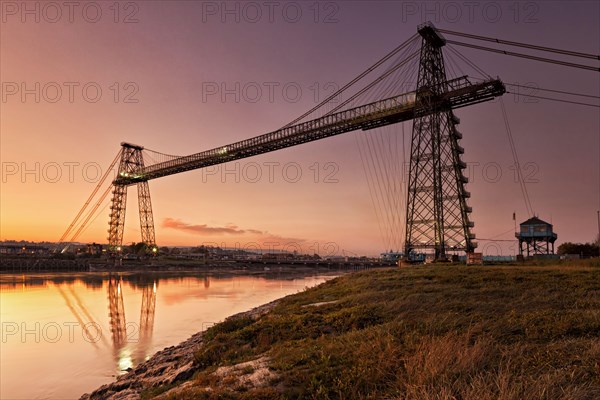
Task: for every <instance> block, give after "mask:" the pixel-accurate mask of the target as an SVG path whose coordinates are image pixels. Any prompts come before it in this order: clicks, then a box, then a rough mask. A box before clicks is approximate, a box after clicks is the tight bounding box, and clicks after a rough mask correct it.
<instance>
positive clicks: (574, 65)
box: [447, 40, 600, 72]
mask: <svg viewBox="0 0 600 400" xmlns="http://www.w3.org/2000/svg"><path fill="white" fill-rule="evenodd" d="M447 42H448V44H454V45H457V46H463V47H469V48H471V49H476V50H483V51H489V52H492V53H498V54H504V55H507V56H512V57H519V58H525V59H528V60H533V61H541V62H545V63H549V64H557V65H561V66H564V67H571V68H578V69H584V70H589V71H595V72H600V67H594V66H591V65H586V64H577V63H573V62H569V61H563V60H556V59H552V58H547V57H538V56H532V55H530V54H525V53H517V52H514V51H506V50H500V49H495V48H493V47H485V46H479V45H476V44H471V43H464V42H457V41H455V40H448V41H447Z"/></svg>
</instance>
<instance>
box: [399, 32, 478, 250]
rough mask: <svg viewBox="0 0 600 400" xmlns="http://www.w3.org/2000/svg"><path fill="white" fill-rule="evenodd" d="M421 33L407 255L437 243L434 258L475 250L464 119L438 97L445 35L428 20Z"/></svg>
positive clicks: (443, 79) (442, 85) (444, 86)
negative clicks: (461, 129) (465, 172)
mask: <svg viewBox="0 0 600 400" xmlns="http://www.w3.org/2000/svg"><path fill="white" fill-rule="evenodd" d="M418 31H419V34H420V35H421V36H422V38H423V39H422V46H421V56H420V63H419V78H418V81H417V94H416V102H417V103H421V104H422V105H423V107H422V111H421V112H420V113H419V114H417V115H416V116H415V119H414V123H413V130H412V139H411V152H410V170H409V180H408V193H407V204H406V240H405V255H406V256H409V254H410V252H411V251H412V250H414V249H433V250H434V251H435V259H436V260H443V259H446V252H447V251H448V250H464V251H467V252H471V251H473V249H474V248H475V246H476V243H474V242H472V239H474V238H475V236H474V235H473V234H472V233H471V231H470V228H472V227H473V222H471V221H470V220H469V213H470V212H471V208H470V207H469V206H467V203H466V199H467V198H468V197H470V193H469V192H467V191H466V190H465V183H467V182H468V179H467V177H465V176H464V175H463V170H464V169H465V168H466V166H467V165H466V164H465V163H464V162H463V161H462V160H461V155H462V154H463V153H464V149H463V148H462V147H460V146H459V144H458V140H459V139H461V138H462V134H461V133H460V132H459V131H458V130H457V129H456V125H457V124H458V123H459V122H460V121H459V119H458V118H457V117H456V116H455V115H454V114H453V112H452V106H451V104H444V102H443V101H442V102H440V98H442V97H443V95H444V93H446V92H448V91H449V90H450V87H449V85H448V83H447V79H446V72H445V66H444V58H443V55H442V47H443V46H444V45H445V44H446V41H445V39H444V38H443V37H442V36H441V34H440V33H439V32H437V30H436V29H435V28H434V27H433V26H432V25H430V24H424V25H421V26H420V27H419V29H418Z"/></svg>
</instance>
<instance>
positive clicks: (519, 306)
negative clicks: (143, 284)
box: [84, 262, 600, 400]
mask: <svg viewBox="0 0 600 400" xmlns="http://www.w3.org/2000/svg"><path fill="white" fill-rule="evenodd" d="M599 360H600V265H599V263H598V262H590V263H587V264H581V265H546V266H504V267H487V266H486V267H465V266H449V265H447V266H420V267H410V268H404V269H390V270H374V271H364V272H358V273H355V274H351V275H346V276H342V277H339V278H336V279H334V280H331V281H328V282H326V283H324V284H322V285H320V286H318V287H315V288H312V289H309V290H306V291H304V292H302V293H298V294H295V295H291V296H288V297H285V298H283V299H281V300H278V301H276V302H274V303H272V304H269V305H266V306H263V307H262V308H260V309H258V310H254V311H253V312H249V313H243V314H240V315H238V316H235V317H232V318H229V319H227V320H226V321H224V322H223V323H221V324H217V325H215V326H214V327H212V328H210V329H209V330H208V331H206V332H205V333H203V334H197V335H195V336H194V337H192V338H191V339H190V340H188V341H186V342H184V343H182V344H181V345H179V346H175V347H172V348H168V349H165V350H163V351H162V352H159V353H157V355H155V356H154V357H153V358H151V359H150V360H149V361H148V362H146V363H144V364H142V365H140V366H138V367H137V368H136V369H135V370H133V371H131V372H129V373H128V374H126V375H124V376H122V377H120V378H119V379H118V380H117V381H116V382H115V383H112V384H110V385H105V386H103V387H102V388H100V389H99V390H98V391H96V392H94V393H92V394H91V395H86V396H84V398H90V399H100V398H103V399H104V398H115V399H116V398H119V399H124V398H128V399H137V398H144V399H150V398H156V399H181V398H190V399H192V398H194V399H213V398H214V399H217V398H226V399H228V398H231V399H280V398H323V399H326V398H331V399H334V398H418V399H433V398H448V399H450V398H461V399H466V400H468V399H478V400H485V399H498V398H502V399H522V398H536V399H561V398H565V399H566V398H568V399H593V398H600V361H599Z"/></svg>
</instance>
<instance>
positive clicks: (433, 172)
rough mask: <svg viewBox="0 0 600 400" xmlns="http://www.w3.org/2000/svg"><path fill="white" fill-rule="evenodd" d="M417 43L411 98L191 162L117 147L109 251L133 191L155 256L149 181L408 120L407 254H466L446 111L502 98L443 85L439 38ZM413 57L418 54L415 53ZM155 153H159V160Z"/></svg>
mask: <svg viewBox="0 0 600 400" xmlns="http://www.w3.org/2000/svg"><path fill="white" fill-rule="evenodd" d="M418 33H419V34H420V35H421V38H422V43H421V49H420V61H419V77H418V83H417V89H416V91H415V92H410V93H404V94H401V95H397V96H393V97H389V98H386V99H383V100H377V101H374V102H370V103H368V104H364V105H360V106H357V107H353V108H348V109H345V110H342V111H338V109H339V107H336V109H334V110H335V112H330V113H327V114H326V115H324V116H322V117H320V118H316V119H312V120H309V121H306V122H301V123H297V124H295V125H289V126H285V127H284V128H282V129H279V130H276V131H273V132H270V133H267V134H264V135H260V136H256V137H253V138H250V139H246V140H243V141H239V142H235V143H231V144H228V145H225V146H220V147H217V148H214V149H211V150H207V151H203V152H200V153H196V154H191V155H189V156H183V157H178V156H166V155H162V156H165V157H163V159H161V160H160V161H159V162H156V163H154V164H152V165H145V164H144V157H143V150H144V148H143V147H142V146H137V145H133V144H129V143H122V144H121V146H122V149H121V158H120V163H119V168H118V173H117V177H116V179H115V180H114V181H113V183H112V185H113V188H114V190H113V192H112V194H113V196H112V200H111V212H110V222H109V238H108V241H109V249H110V251H111V252H117V253H118V252H119V251H120V250H121V246H122V242H123V230H124V223H125V211H126V210H125V208H126V200H127V188H128V187H129V186H132V185H137V189H138V205H139V212H140V228H141V234H142V242H143V243H145V244H146V245H147V246H148V247H149V248H151V249H152V250H154V251H156V242H155V232H154V222H153V217H152V206H151V201H150V192H149V186H148V181H150V180H152V179H157V178H160V177H164V176H168V175H173V174H177V173H180V172H184V171H190V170H195V169H199V168H204V167H208V166H211V165H216V164H222V163H226V162H229V161H234V160H238V159H242V158H247V157H252V156H255V155H259V154H264V153H267V152H271V151H276V150H279V149H283V148H287V147H291V146H296V145H299V144H302V143H308V142H311V141H315V140H319V139H324V138H327V137H331V136H335V135H339V134H342V133H346V132H352V131H357V130H363V131H366V130H370V129H374V128H378V127H382V126H387V125H391V124H396V123H399V122H403V121H409V120H414V124H413V132H412V140H411V157H410V172H409V183H408V194H407V197H408V201H407V203H406V207H407V209H406V238H405V254H407V255H408V254H409V253H410V252H411V251H413V250H415V249H430V250H433V251H434V252H435V256H436V258H438V259H443V258H445V257H446V251H448V250H463V251H467V252H469V251H472V250H473V249H474V248H475V246H476V243H474V242H473V238H474V234H473V233H472V232H471V228H472V227H473V222H472V221H471V220H470V218H469V213H470V212H471V208H470V207H469V206H467V203H466V199H467V198H468V197H469V196H470V194H469V192H468V191H466V189H465V186H464V185H465V183H467V182H468V180H467V178H466V177H465V176H464V175H463V170H464V168H465V167H466V164H465V163H464V162H463V161H462V160H461V154H462V153H463V152H464V150H463V149H462V147H460V145H459V144H458V140H459V139H461V137H462V135H461V133H460V132H459V131H458V130H457V129H456V125H457V124H458V122H459V120H458V118H457V117H456V116H455V115H454V114H453V112H452V110H453V109H457V108H460V107H464V106H468V105H472V104H477V103H481V102H484V101H488V100H491V99H493V98H494V97H497V96H500V95H502V94H504V93H505V91H506V90H505V87H504V85H503V83H502V82H501V81H500V80H499V79H491V78H490V79H487V80H484V81H482V82H478V83H472V82H470V81H469V79H468V78H467V77H466V76H462V77H459V78H455V79H450V80H448V79H447V77H446V72H445V66H444V57H443V53H442V47H443V46H444V45H445V39H444V38H443V37H442V35H441V34H440V33H439V32H438V31H437V30H436V28H435V27H434V26H433V25H432V24H423V25H421V26H420V27H419V28H418ZM415 54H416V53H415ZM157 154H160V153H157Z"/></svg>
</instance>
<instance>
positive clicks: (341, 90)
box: [283, 33, 417, 128]
mask: <svg viewBox="0 0 600 400" xmlns="http://www.w3.org/2000/svg"><path fill="white" fill-rule="evenodd" d="M416 37H417V34H416V33H415V34H414V35H412V36H411V37H410V38H408V40H406V41H405V42H404V43H402V44H401V45H399V46H398V47H396V48H395V49H394V50H392V51H391V52H389V53H388V54H387V55H386V56H384V57H383V58H382V59H381V60H379V61H377V62H376V63H375V64H373V65H372V66H370V67H369V68H367V69H366V70H365V71H363V72H362V73H361V74H360V75H358V76H357V77H356V78H354V79H353V80H351V81H350V82H348V83H347V84H346V85H344V87H342V88H341V89H339V90H338V91H337V92H335V93H333V94H332V95H331V96H329V97H327V98H326V99H325V100H323V101H322V102H320V103H319V104H317V105H316V106H314V107H313V108H311V109H310V110H308V111H307V112H305V113H304V114H302V115H301V116H299V117H298V118H296V119H294V120H293V121H291V122H290V123H288V124H286V125H285V126H284V127H283V128H288V127H290V126H292V125H294V124H295V123H296V122H298V121H301V120H302V119H304V118H305V117H306V116H308V115H310V114H311V113H313V112H314V111H316V110H318V109H319V108H321V107H322V106H323V105H325V104H327V103H328V102H330V101H331V100H332V99H335V98H336V97H337V96H339V95H340V94H342V93H343V92H344V91H345V90H346V89H348V88H349V87H350V86H352V85H354V84H355V83H356V82H358V81H360V80H361V79H362V78H364V77H365V76H367V75H368V74H370V73H371V72H372V71H373V70H375V69H376V68H378V67H379V66H380V65H381V64H383V63H384V62H386V61H387V60H389V59H390V58H392V57H393V56H394V55H395V54H397V53H398V52H399V51H400V50H402V49H403V48H404V47H406V46H408V44H409V43H411V42H412V41H413V40H415V38H416Z"/></svg>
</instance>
